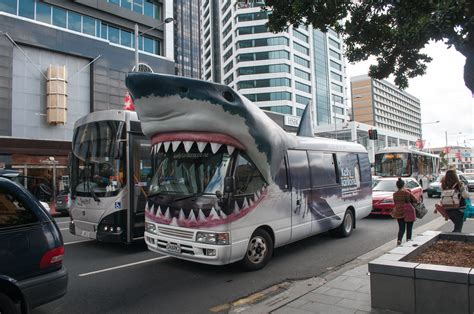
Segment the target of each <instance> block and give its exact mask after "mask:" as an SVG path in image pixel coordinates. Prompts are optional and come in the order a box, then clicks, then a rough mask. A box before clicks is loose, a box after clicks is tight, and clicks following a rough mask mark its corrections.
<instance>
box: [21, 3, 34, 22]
mask: <svg viewBox="0 0 474 314" xmlns="http://www.w3.org/2000/svg"><path fill="white" fill-rule="evenodd" d="M18 14H19V15H20V16H23V17H26V18H29V19H34V18H35V0H19V2H18Z"/></svg>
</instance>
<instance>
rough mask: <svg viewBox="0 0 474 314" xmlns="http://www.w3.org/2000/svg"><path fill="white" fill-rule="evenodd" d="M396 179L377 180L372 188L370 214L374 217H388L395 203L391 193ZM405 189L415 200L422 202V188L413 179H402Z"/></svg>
mask: <svg viewBox="0 0 474 314" xmlns="http://www.w3.org/2000/svg"><path fill="white" fill-rule="evenodd" d="M397 180H398V178H379V179H377V180H375V181H374V183H373V187H372V212H371V214H374V215H390V213H391V212H392V210H393V208H394V207H395V203H394V202H393V193H394V192H396V191H397V190H398V189H397V185H396V182H397ZM403 181H405V188H406V189H408V190H410V191H411V193H412V194H413V195H414V196H415V197H416V199H417V200H419V201H423V188H422V187H421V186H420V184H419V183H418V182H416V180H415V179H413V178H403Z"/></svg>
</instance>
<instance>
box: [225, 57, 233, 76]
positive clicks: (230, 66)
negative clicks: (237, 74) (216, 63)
mask: <svg viewBox="0 0 474 314" xmlns="http://www.w3.org/2000/svg"><path fill="white" fill-rule="evenodd" d="M233 66H234V62H232V60H231V61H230V62H229V63H228V64H227V65H226V66H225V67H224V74H227V72H229V71H230V70H231V69H232V67H233Z"/></svg>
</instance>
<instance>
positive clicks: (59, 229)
mask: <svg viewBox="0 0 474 314" xmlns="http://www.w3.org/2000/svg"><path fill="white" fill-rule="evenodd" d="M59 230H61V231H62V230H69V228H59Z"/></svg>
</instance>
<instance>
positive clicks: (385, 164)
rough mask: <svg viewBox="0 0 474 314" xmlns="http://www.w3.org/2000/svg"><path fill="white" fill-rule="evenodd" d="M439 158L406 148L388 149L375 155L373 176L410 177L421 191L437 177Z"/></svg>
mask: <svg viewBox="0 0 474 314" xmlns="http://www.w3.org/2000/svg"><path fill="white" fill-rule="evenodd" d="M439 160H440V159H439V156H438V155H434V154H429V153H426V152H422V151H420V150H417V149H413V148H408V147H388V148H384V149H382V150H379V151H378V152H377V153H376V154H375V175H377V176H381V177H412V178H414V179H416V181H417V182H419V183H420V185H421V186H422V188H423V190H426V189H427V188H428V185H429V183H430V182H431V181H433V180H434V179H436V177H437V176H438V175H439Z"/></svg>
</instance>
